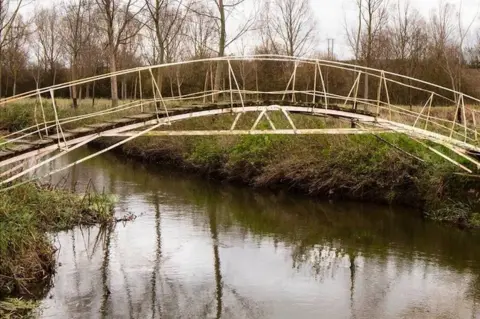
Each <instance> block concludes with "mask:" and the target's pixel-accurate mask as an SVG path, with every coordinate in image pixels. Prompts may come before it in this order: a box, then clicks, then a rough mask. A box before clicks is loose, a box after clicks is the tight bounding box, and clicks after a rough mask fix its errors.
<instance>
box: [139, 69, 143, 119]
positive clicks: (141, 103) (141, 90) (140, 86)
mask: <svg viewBox="0 0 480 319" xmlns="http://www.w3.org/2000/svg"><path fill="white" fill-rule="evenodd" d="M138 86H139V93H140V112H142V113H143V87H142V72H141V71H138Z"/></svg>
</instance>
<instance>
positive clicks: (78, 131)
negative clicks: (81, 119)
mask: <svg viewBox="0 0 480 319" xmlns="http://www.w3.org/2000/svg"><path fill="white" fill-rule="evenodd" d="M93 131H95V128H93V127H77V128H74V129H71V130H67V132H68V133H72V134H75V135H76V134H84V133H90V132H93Z"/></svg>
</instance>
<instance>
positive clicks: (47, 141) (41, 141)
mask: <svg viewBox="0 0 480 319" xmlns="http://www.w3.org/2000/svg"><path fill="white" fill-rule="evenodd" d="M50 143H52V140H50V139H43V140H36V141H31V142H30V143H28V144H30V145H35V146H43V145H47V144H50Z"/></svg>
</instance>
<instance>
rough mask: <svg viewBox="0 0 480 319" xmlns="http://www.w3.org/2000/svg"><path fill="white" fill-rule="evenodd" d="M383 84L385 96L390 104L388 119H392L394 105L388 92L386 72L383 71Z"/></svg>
mask: <svg viewBox="0 0 480 319" xmlns="http://www.w3.org/2000/svg"><path fill="white" fill-rule="evenodd" d="M382 77H383V85H384V86H385V96H386V97H387V105H388V119H389V120H390V121H391V120H392V105H391V104H390V93H389V92H388V85H387V78H386V77H385V72H384V71H382Z"/></svg>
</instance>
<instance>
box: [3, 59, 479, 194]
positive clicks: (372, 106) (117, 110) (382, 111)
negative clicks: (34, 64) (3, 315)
mask: <svg viewBox="0 0 480 319" xmlns="http://www.w3.org/2000/svg"><path fill="white" fill-rule="evenodd" d="M215 65H217V66H221V65H223V66H224V67H225V68H224V69H225V70H227V72H225V74H224V83H225V84H224V85H223V86H222V87H219V88H216V87H214V86H213V84H210V86H209V83H213V82H214V81H212V76H213V73H214V72H212V67H213V66H215ZM247 67H248V68H249V70H251V71H252V70H255V72H253V71H252V72H245V68H247ZM258 68H262V69H264V70H269V72H266V73H265V74H261V75H260V76H259V74H258ZM242 70H243V71H242ZM326 71H328V72H329V74H330V75H332V74H335V75H336V76H337V77H338V78H336V81H337V82H338V81H341V82H342V85H328V83H327V82H326V79H325V76H324V73H325V72H326ZM157 72H163V73H165V74H176V76H177V85H178V90H177V92H175V90H173V89H172V90H170V92H169V95H165V94H166V92H165V90H162V88H160V87H159V86H158V83H157V80H156V76H155V74H156V73H157ZM272 74H273V75H272ZM113 76H130V77H137V78H138V80H139V81H138V82H139V83H142V79H144V83H145V80H148V82H149V84H151V88H149V89H148V90H146V88H145V87H142V86H141V85H139V86H138V88H137V87H136V90H135V92H134V94H133V99H132V100H128V101H120V103H119V104H118V105H117V104H116V103H113V104H112V105H103V106H102V107H97V108H95V107H93V108H79V109H78V110H76V111H74V112H73V113H72V112H67V111H66V110H65V108H66V107H65V106H63V107H62V106H60V105H57V104H58V103H57V100H56V99H55V97H56V96H58V95H59V94H62V92H64V91H68V89H70V88H71V87H72V86H79V85H86V84H90V83H95V82H99V81H105V80H108V79H110V78H111V77H113ZM179 78H181V79H182V81H178V79H179ZM199 78H200V79H202V81H200V82H202V83H201V84H202V85H199V80H198V79H199ZM366 78H369V79H375V80H376V81H378V82H377V83H378V86H377V87H376V88H375V90H374V91H375V92H370V93H368V92H367V94H363V95H361V94H360V93H359V88H360V87H361V83H362V81H364V80H365V79H366ZM203 79H205V81H203ZM180 82H181V83H180ZM203 82H204V83H203ZM350 82H351V83H350ZM337 84H338V83H337ZM137 91H138V94H137ZM407 95H408V96H409V97H410V98H412V97H415V99H416V101H417V102H418V105H417V106H413V105H410V106H408V107H407V106H404V105H402V104H401V103H402V102H404V101H406V99H405V98H404V97H405V96H407ZM22 103H23V104H28V103H33V104H32V107H31V109H29V110H28V111H29V112H34V114H33V115H32V118H34V119H35V123H31V126H30V127H22V128H21V129H18V130H16V131H12V132H10V133H9V134H7V135H5V136H3V137H2V139H3V140H2V139H0V186H5V185H9V184H10V183H11V182H14V181H16V180H18V179H19V178H22V177H24V176H27V175H28V174H29V173H31V172H34V171H35V170H36V169H38V168H40V167H42V166H45V165H47V164H48V163H49V162H51V161H53V160H55V159H57V158H60V157H62V156H64V155H65V154H67V153H68V152H70V151H72V150H75V149H76V148H79V147H82V146H83V145H85V144H88V143H89V142H91V141H93V140H95V139H97V138H99V137H102V136H117V137H123V139H122V140H121V141H120V142H118V143H117V144H115V145H112V146H111V147H109V148H106V149H104V150H102V151H99V152H97V153H96V154H91V155H90V156H88V157H86V158H83V159H77V161H75V162H73V163H68V164H66V165H65V167H61V168H58V169H57V170H55V171H49V172H47V173H46V176H49V175H52V174H55V173H58V172H60V171H63V170H66V169H68V168H70V167H73V166H75V165H77V164H79V163H82V162H84V161H86V160H89V159H91V158H93V157H95V156H97V155H100V154H102V153H104V152H106V151H108V150H110V149H112V148H114V147H117V146H119V145H122V144H124V143H126V142H128V141H131V140H133V139H135V138H139V137H141V136H144V135H157V136H164V135H233V134H380V133H385V132H394V133H401V134H405V135H406V136H408V137H410V138H411V139H413V140H415V141H416V142H418V143H419V145H421V147H425V148H428V149H429V150H430V151H432V152H434V153H436V154H437V155H438V156H441V157H443V158H444V159H445V160H448V161H449V162H451V163H453V164H454V165H456V166H457V167H458V168H459V170H463V171H466V172H468V173H473V172H474V171H475V170H478V169H479V168H480V162H479V161H478V159H477V158H478V156H479V154H480V145H479V140H478V126H477V121H478V120H480V119H479V118H478V113H479V112H480V110H479V109H478V107H477V106H475V105H479V104H480V100H479V99H477V98H475V97H472V96H468V95H466V94H463V93H462V92H458V91H455V90H452V89H449V88H446V87H442V86H439V85H435V84H432V83H427V82H424V81H421V80H418V79H413V78H410V77H406V76H402V75H399V74H393V73H389V72H386V71H383V70H375V69H371V68H365V67H361V66H356V65H349V64H346V63H341V62H336V61H323V60H312V59H302V58H291V57H282V56H247V57H225V58H212V59H206V60H197V61H186V62H179V63H172V64H165V65H160V66H148V67H140V68H135V69H130V70H124V71H119V72H116V73H111V74H106V75H101V76H96V77H93V78H88V79H82V80H78V81H75V82H71V83H66V84H60V85H56V86H53V87H48V88H43V89H38V90H35V91H32V92H28V93H24V94H21V95H18V96H15V97H12V98H8V99H5V100H2V101H0V107H4V108H12V109H14V108H18V107H19V104H22ZM439 105H450V106H451V107H440V106H439ZM67 109H68V107H67ZM246 113H254V114H256V116H255V117H254V119H253V121H252V123H250V125H248V126H246V127H240V125H239V121H240V120H241V118H242V117H243V116H245V114H246ZM272 113H279V114H281V115H282V116H283V117H284V118H283V121H284V122H285V123H286V126H285V127H283V128H279V127H278V123H274V121H272V119H271V114H272ZM228 114H231V115H233V117H232V119H231V120H232V121H231V123H228V125H227V126H226V127H223V128H208V127H207V128H206V129H204V130H201V131H199V130H178V129H175V127H173V129H171V128H172V127H171V125H172V124H174V123H177V122H181V121H188V120H189V119H192V118H200V117H207V116H222V115H228ZM295 114H303V115H311V116H321V117H333V118H336V119H338V120H339V122H338V123H337V125H336V126H335V127H319V126H317V127H310V128H305V127H300V126H299V123H296V122H295V117H294V116H293V115H295ZM262 120H266V121H267V122H268V127H267V128H259V127H258V124H259V123H260V121H262ZM169 128H170V129H169ZM432 143H433V144H434V145H440V146H441V148H435V147H433V146H434V145H433V146H432ZM459 159H461V161H462V162H467V163H468V165H465V164H461V163H460V162H459V161H460V160H459ZM26 160H29V161H26Z"/></svg>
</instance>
